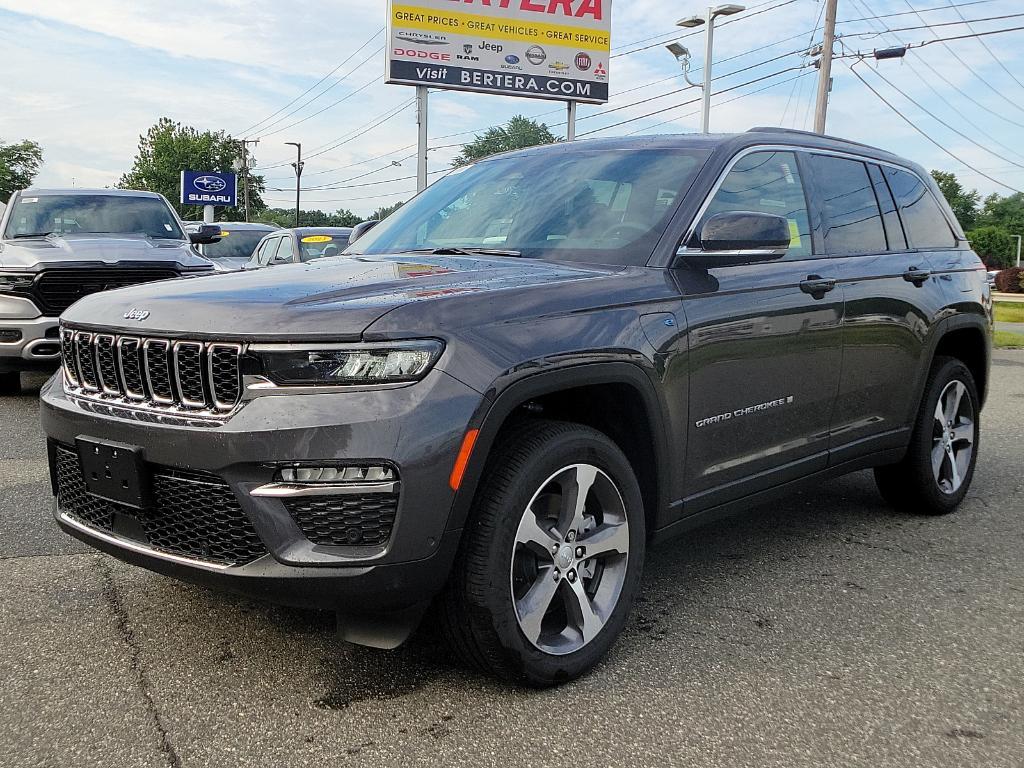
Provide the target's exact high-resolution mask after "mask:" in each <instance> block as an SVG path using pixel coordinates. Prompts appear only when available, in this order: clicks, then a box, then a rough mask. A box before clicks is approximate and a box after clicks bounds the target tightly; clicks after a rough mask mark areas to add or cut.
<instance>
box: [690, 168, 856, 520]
mask: <svg viewBox="0 0 1024 768" xmlns="http://www.w3.org/2000/svg"><path fill="white" fill-rule="evenodd" d="M725 211H759V212H763V213H772V214H776V215H780V216H783V217H785V218H786V219H788V221H789V223H790V229H791V232H792V235H793V239H792V242H791V245H790V247H789V250H788V252H787V254H786V256H785V257H784V259H782V260H780V261H774V262H768V263H762V264H749V265H743V266H725V267H717V268H711V269H708V270H707V271H706V272H704V271H698V270H692V269H686V268H681V269H676V270H674V273H675V275H676V279H677V281H678V282H679V286H680V292H681V293H682V299H683V300H682V305H683V310H684V312H685V315H686V322H687V329H688V338H689V367H690V387H689V413H690V420H689V424H688V428H687V431H688V434H687V444H686V468H685V487H686V490H687V492H688V494H690V495H689V496H688V498H687V504H688V505H692V506H691V509H692V510H694V511H696V510H698V509H700V508H704V507H708V506H714V505H715V504H717V503H720V502H723V501H728V500H730V499H732V498H736V497H738V496H742V495H745V494H747V493H751V492H754V491H756V490H760V489H762V488H766V487H770V486H772V485H775V484H778V483H780V482H785V481H786V480H789V479H793V478H795V477H799V476H801V475H804V474H807V473H809V472H813V471H815V470H817V469H822V468H824V467H825V466H826V464H827V460H828V429H829V418H830V416H831V413H832V407H833V402H834V400H835V396H836V390H837V386H838V380H839V369H840V355H841V340H840V321H841V318H842V312H843V295H842V291H841V290H840V289H838V288H837V285H838V283H837V274H836V272H835V263H834V262H833V261H831V260H830V259H827V258H823V256H822V255H821V254H820V253H818V252H817V249H816V248H815V245H814V242H813V237H812V231H813V229H814V227H813V226H812V223H811V219H810V216H809V210H808V204H807V199H806V195H805V184H804V180H803V177H802V174H801V169H800V167H799V164H798V162H797V158H796V155H795V153H794V152H793V151H791V150H781V149H761V148H758V149H755V150H752V151H750V150H748V151H747V152H746V153H743V154H741V155H740V156H739V157H738V158H737V159H734V161H733V163H732V165H731V168H730V169H728V170H727V172H726V174H725V175H724V177H723V179H722V180H721V181H720V183H719V186H718V187H717V189H716V191H715V192H714V193H713V196H712V198H711V201H710V203H709V204H707V205H706V207H705V210H704V211H703V213H702V214H701V215H700V217H699V219H698V224H697V226H696V227H695V228H694V229H695V231H699V226H700V223H699V222H702V221H704V220H705V219H707V218H708V217H709V216H712V215H714V214H716V213H722V212H725Z"/></svg>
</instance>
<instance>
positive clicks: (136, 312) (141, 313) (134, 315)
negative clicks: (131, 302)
mask: <svg viewBox="0 0 1024 768" xmlns="http://www.w3.org/2000/svg"><path fill="white" fill-rule="evenodd" d="M147 317H149V310H148V309H136V308H135V307H132V308H131V309H129V310H128V311H127V312H125V313H124V319H125V320H138V321H139V322H140V323H141V322H142V321H143V320H145V319H146V318H147Z"/></svg>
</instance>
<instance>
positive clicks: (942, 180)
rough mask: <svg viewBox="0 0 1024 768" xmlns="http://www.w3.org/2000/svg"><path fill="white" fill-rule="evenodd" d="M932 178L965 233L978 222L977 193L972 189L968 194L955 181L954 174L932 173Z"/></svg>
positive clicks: (978, 197)
mask: <svg viewBox="0 0 1024 768" xmlns="http://www.w3.org/2000/svg"><path fill="white" fill-rule="evenodd" d="M932 178H933V179H935V183H936V184H938V185H939V189H941V190H942V194H943V195H944V196H945V198H946V201H947V202H948V203H949V207H950V208H952V209H953V213H954V214H955V215H956V218H957V221H959V222H960V226H961V227H963V229H964V230H965V231H966V230H968V229H971V228H972V227H974V226H975V225H976V224H977V222H978V203H979V202H980V201H981V195H979V194H978V191H977V190H976V189H972V190H971V191H970V192H968V191H967V190H966V189H964V187H963V185H962V184H961V183H960V180H959V179H957V177H956V174H953V173H949V172H947V171H932Z"/></svg>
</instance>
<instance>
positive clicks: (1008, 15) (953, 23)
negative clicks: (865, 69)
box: [843, 13, 1024, 66]
mask: <svg viewBox="0 0 1024 768" xmlns="http://www.w3.org/2000/svg"><path fill="white" fill-rule="evenodd" d="M1021 16H1024V13H1004V14H1001V15H999V16H986V17H985V18H983V19H971V20H970V21H966V20H965V21H936V22H934V23H932V24H929V23H928V22H925V23H924V24H918V25H916V26H913V27H896V28H895V29H890V30H889V31H890V32H911V31H913V30H915V29H927V30H930V31H931V33H932V34H933V35H935V36H936V37H938V35H937V34H936V33H935V27H958V26H964V25H965V24H966V25H968V26H970V24H971V23H977V22H979V21H1004V20H1006V19H1018V18H1020V17H1021ZM921 21H924V19H921ZM881 34H882V33H881V32H878V31H875V32H847V33H846V34H844V35H843V36H844V37H878V36H880V35H881ZM983 34H989V33H987V32H979V33H977V34H976V35H966V37H976V36H980V35H983ZM936 42H937V41H936ZM965 66H966V65H965Z"/></svg>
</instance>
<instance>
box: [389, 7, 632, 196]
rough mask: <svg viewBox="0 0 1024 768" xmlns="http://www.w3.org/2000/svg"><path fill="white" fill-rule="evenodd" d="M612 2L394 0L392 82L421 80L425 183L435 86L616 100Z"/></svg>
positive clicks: (572, 119) (571, 118) (421, 181)
mask: <svg viewBox="0 0 1024 768" xmlns="http://www.w3.org/2000/svg"><path fill="white" fill-rule="evenodd" d="M611 15H612V0H501V2H492V0H462V2H458V3H453V2H452V0H388V58H387V73H386V77H385V79H386V82H388V83H395V84H399V85H414V86H416V114H417V117H416V121H417V126H418V128H419V140H418V144H419V152H418V162H417V173H416V178H417V187H418V188H419V190H423V189H424V188H425V187H426V185H427V149H428V148H427V88H428V87H429V88H433V89H452V90H460V91H473V92H477V93H494V94H500V95H505V96H524V97H528V98H535V99H552V100H557V101H564V102H566V106H567V109H568V130H567V132H566V135H567V138H568V139H569V140H570V141H572V140H573V139H574V138H575V135H576V105H577V104H579V103H583V104H604V103H605V102H607V101H608V68H609V58H610V52H611Z"/></svg>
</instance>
